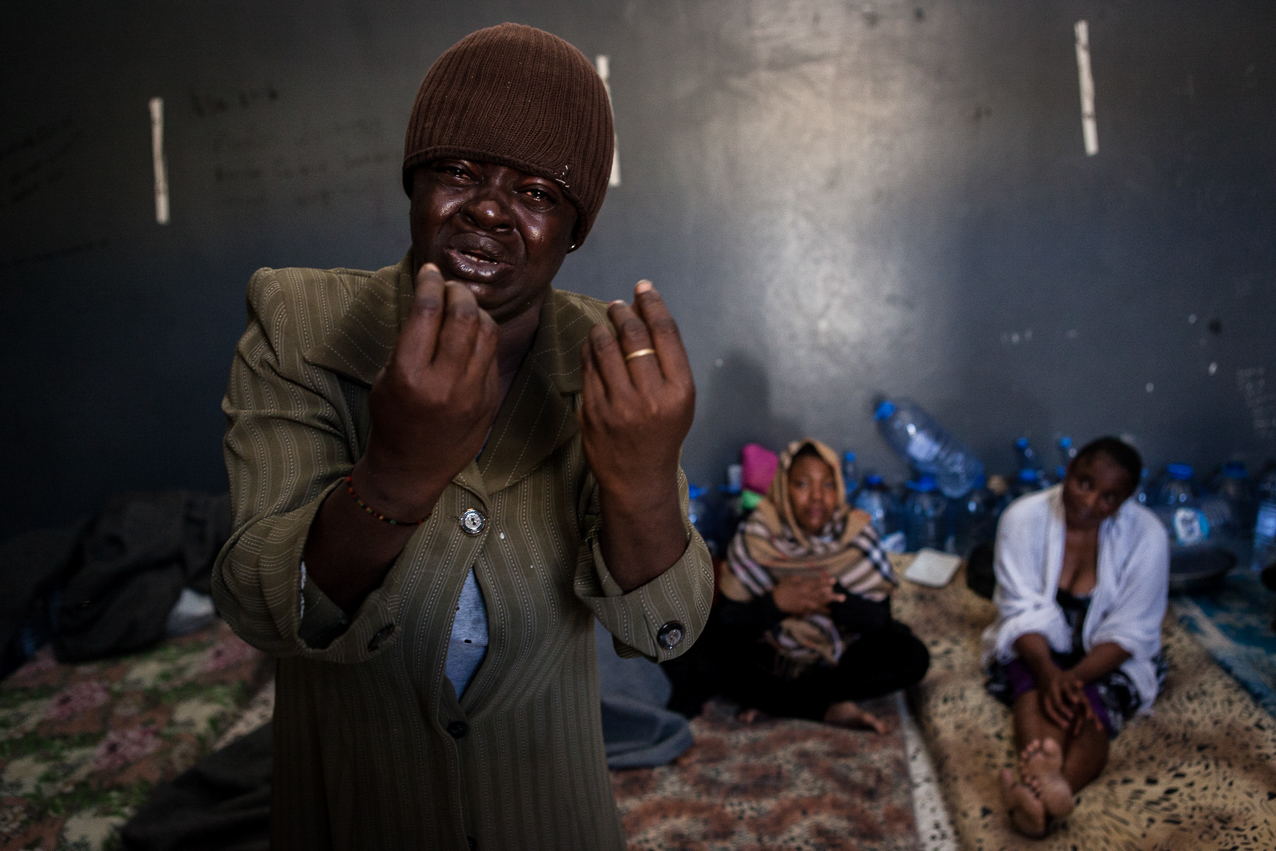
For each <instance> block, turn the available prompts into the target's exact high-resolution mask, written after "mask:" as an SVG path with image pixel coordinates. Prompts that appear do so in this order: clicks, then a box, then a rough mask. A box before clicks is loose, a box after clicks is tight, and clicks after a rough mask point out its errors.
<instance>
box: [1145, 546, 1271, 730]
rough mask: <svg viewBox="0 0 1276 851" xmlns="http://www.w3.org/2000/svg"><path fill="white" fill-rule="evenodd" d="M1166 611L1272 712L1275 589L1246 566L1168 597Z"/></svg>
mask: <svg viewBox="0 0 1276 851" xmlns="http://www.w3.org/2000/svg"><path fill="white" fill-rule="evenodd" d="M1170 610H1171V611H1172V612H1173V613H1174V615H1175V616H1176V617H1177V618H1178V619H1179V622H1180V623H1182V624H1183V625H1184V626H1185V627H1187V629H1188V631H1189V632H1190V633H1192V635H1193V637H1194V638H1196V640H1197V641H1199V642H1200V643H1201V644H1202V645H1204V646H1205V649H1206V650H1208V651H1209V652H1210V655H1211V656H1213V657H1214V660H1215V661H1217V662H1218V663H1219V664H1220V665H1222V666H1223V668H1224V670H1226V671H1227V672H1228V673H1230V674H1231V675H1232V676H1233V677H1235V678H1236V680H1237V682H1239V683H1240V684H1241V687H1242V688H1244V689H1245V690H1246V691H1247V692H1249V693H1250V695H1252V696H1253V698H1254V699H1255V700H1257V701H1258V702H1259V703H1260V704H1261V705H1262V707H1263V708H1264V709H1266V710H1267V711H1268V712H1269V713H1271V714H1272V715H1274V716H1276V632H1274V631H1273V630H1272V625H1273V624H1272V616H1273V615H1276V594H1273V593H1272V592H1271V591H1269V590H1268V589H1267V588H1266V587H1264V585H1263V583H1262V582H1261V581H1260V580H1259V578H1258V574H1257V573H1255V572H1253V571H1249V570H1242V569H1238V570H1233V571H1232V572H1231V573H1229V574H1228V575H1227V576H1226V577H1225V578H1224V579H1223V581H1222V582H1220V583H1219V584H1218V586H1217V587H1215V588H1211V589H1209V590H1207V591H1203V592H1200V593H1196V594H1192V595H1190V596H1189V595H1176V596H1172V597H1170Z"/></svg>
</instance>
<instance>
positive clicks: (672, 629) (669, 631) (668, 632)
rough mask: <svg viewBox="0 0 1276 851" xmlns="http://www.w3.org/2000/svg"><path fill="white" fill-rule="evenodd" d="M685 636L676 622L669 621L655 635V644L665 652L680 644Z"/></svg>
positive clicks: (681, 627) (683, 629) (682, 628)
mask: <svg viewBox="0 0 1276 851" xmlns="http://www.w3.org/2000/svg"><path fill="white" fill-rule="evenodd" d="M686 635H687V631H686V629H685V628H684V627H683V626H682V624H680V623H678V622H677V621H669V622H668V623H667V624H665V625H664V626H662V627H661V628H660V631H659V632H657V633H656V643H657V644H659V645H660V646H661V647H663V648H664V649H666V650H672V649H674V648H675V647H677V646H678V645H679V644H681V643H682V639H683V638H685V637H686Z"/></svg>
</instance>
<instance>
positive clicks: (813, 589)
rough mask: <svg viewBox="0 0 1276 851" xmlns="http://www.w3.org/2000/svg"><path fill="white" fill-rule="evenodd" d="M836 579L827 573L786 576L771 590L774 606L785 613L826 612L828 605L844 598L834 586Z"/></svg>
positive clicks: (799, 615)
mask: <svg viewBox="0 0 1276 851" xmlns="http://www.w3.org/2000/svg"><path fill="white" fill-rule="evenodd" d="M836 584H837V581H836V580H835V579H834V578H833V577H831V576H828V575H827V574H823V575H820V576H786V577H785V578H783V579H781V580H780V581H779V582H777V583H776V585H775V588H774V589H773V590H772V591H771V597H772V598H773V599H774V600H775V606H776V608H777V609H779V610H780V611H782V612H784V613H785V614H786V615H797V616H798V617H801V616H803V615H811V614H817V613H818V614H828V612H829V605H830V604H832V603H840V602H842V601H843V600H845V599H846V597H845V596H843V595H842V594H840V593H839V592H838V590H837V589H836V588H835V587H834V586H835V585H836Z"/></svg>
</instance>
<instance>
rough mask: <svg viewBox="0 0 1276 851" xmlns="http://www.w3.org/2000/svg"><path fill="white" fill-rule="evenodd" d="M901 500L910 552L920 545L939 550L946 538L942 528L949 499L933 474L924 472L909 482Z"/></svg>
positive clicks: (944, 530)
mask: <svg viewBox="0 0 1276 851" xmlns="http://www.w3.org/2000/svg"><path fill="white" fill-rule="evenodd" d="M908 490H909V494H908V498H907V499H906V500H904V538H905V540H906V541H907V543H908V549H909V551H910V552H912V551H915V550H919V549H921V548H922V547H930V548H931V549H936V550H942V549H944V548H945V547H944V545H945V543H946V542H947V539H948V530H947V529H946V528H945V527H946V525H947V524H946V523H945V522H944V521H945V517H946V515H947V508H948V500H946V499H944V496H943V494H941V493H939V491H938V488H937V486H936V484H935V478H934V476H931V475H929V474H924V475H922V476H920V477H919V478H918V479H917V481H915V482H909V483H908Z"/></svg>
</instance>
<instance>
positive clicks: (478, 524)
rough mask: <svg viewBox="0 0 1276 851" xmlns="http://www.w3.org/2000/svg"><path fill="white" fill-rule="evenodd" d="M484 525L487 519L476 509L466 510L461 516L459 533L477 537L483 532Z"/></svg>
mask: <svg viewBox="0 0 1276 851" xmlns="http://www.w3.org/2000/svg"><path fill="white" fill-rule="evenodd" d="M486 525H487V518H486V517H484V516H483V514H482V513H481V512H479V511H478V510H476V509H473V508H467V509H465V513H464V514H462V515H461V531H463V532H464V533H465V534H467V535H477V534H478V533H480V532H482V531H483V527H484V526H486Z"/></svg>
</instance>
